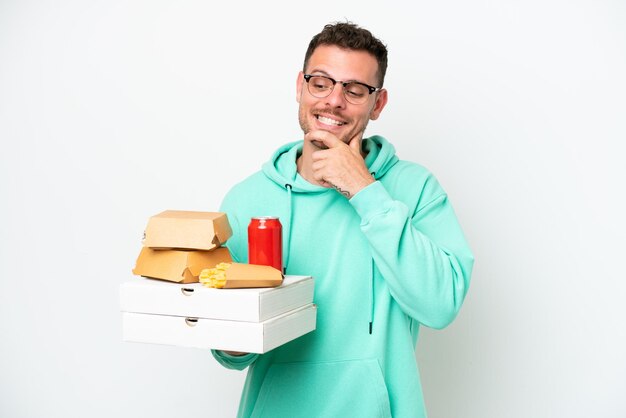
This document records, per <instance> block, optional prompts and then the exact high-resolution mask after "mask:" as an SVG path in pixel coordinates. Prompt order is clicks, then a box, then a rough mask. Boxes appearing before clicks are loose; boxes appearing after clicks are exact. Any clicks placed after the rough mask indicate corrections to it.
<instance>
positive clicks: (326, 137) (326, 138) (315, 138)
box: [304, 130, 343, 148]
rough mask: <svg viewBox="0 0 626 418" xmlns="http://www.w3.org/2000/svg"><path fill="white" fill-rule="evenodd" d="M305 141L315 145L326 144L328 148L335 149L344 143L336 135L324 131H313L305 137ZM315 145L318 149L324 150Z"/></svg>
mask: <svg viewBox="0 0 626 418" xmlns="http://www.w3.org/2000/svg"><path fill="white" fill-rule="evenodd" d="M304 139H305V140H307V141H310V142H313V143H314V144H315V142H318V143H321V144H324V145H325V146H326V147H327V148H335V147H337V146H341V144H343V142H341V140H339V138H337V137H336V136H335V135H334V134H332V133H330V132H328V131H322V130H316V131H311V132H309V133H307V134H306V135H305V136H304ZM315 145H316V146H317V147H318V148H323V147H320V146H319V145H317V144H315Z"/></svg>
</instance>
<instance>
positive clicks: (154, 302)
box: [120, 275, 317, 353]
mask: <svg viewBox="0 0 626 418" xmlns="http://www.w3.org/2000/svg"><path fill="white" fill-rule="evenodd" d="M313 292H314V281H313V278H312V277H310V276H289V275H287V276H285V279H284V280H283V283H282V284H281V285H280V286H277V287H271V288H239V289H214V288H208V287H205V286H203V285H201V284H200V283H192V284H177V283H168V282H164V281H158V280H149V279H135V280H130V281H127V282H125V283H123V284H122V285H121V287H120V310H121V311H122V323H123V339H124V341H129V342H140V343H152V344H167V345H176V346H182V347H196V348H205V349H209V348H213V349H218V350H230V351H245V352H250V353H265V352H267V351H269V350H271V349H273V348H276V347H278V346H280V345H282V344H285V343H287V342H289V341H291V340H293V339H295V338H298V337H300V336H302V335H304V334H306V333H309V332H311V331H314V330H315V327H316V315H317V307H316V305H315V304H314V303H313Z"/></svg>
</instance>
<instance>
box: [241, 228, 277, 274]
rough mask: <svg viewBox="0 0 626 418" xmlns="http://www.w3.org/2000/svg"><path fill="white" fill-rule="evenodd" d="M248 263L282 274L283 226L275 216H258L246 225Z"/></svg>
mask: <svg viewBox="0 0 626 418" xmlns="http://www.w3.org/2000/svg"><path fill="white" fill-rule="evenodd" d="M248 263H250V264H260V265H263V266H272V267H274V268H275V269H277V270H278V271H280V272H281V273H283V226H282V225H281V224H280V221H279V220H278V217H276V216H260V217H254V218H252V219H251V220H250V224H249V225H248Z"/></svg>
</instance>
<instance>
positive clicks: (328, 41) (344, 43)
mask: <svg viewBox="0 0 626 418" xmlns="http://www.w3.org/2000/svg"><path fill="white" fill-rule="evenodd" d="M320 45H335V46H338V47H340V48H344V49H353V50H357V51H365V52H368V53H370V54H372V55H373V56H374V58H376V61H377V62H378V74H377V75H378V83H379V85H378V87H382V86H383V82H384V81H385V73H386V72H387V47H386V46H385V44H383V43H382V42H381V41H380V40H379V39H378V38H376V37H374V35H372V33H371V32H370V31H369V30H367V29H364V28H361V27H359V26H357V25H355V24H354V23H351V22H345V23H344V22H336V23H329V24H327V25H326V26H324V29H323V30H322V31H321V32H320V33H318V34H317V35H315V36H314V37H313V39H311V42H309V48H308V49H307V50H306V55H305V56H304V66H303V71H306V66H307V64H308V63H309V58H311V55H313V52H314V51H315V49H316V48H317V47H318V46H320Z"/></svg>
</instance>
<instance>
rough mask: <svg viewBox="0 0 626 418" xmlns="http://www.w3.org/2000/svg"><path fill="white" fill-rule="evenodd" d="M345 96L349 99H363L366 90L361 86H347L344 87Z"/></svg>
mask: <svg viewBox="0 0 626 418" xmlns="http://www.w3.org/2000/svg"><path fill="white" fill-rule="evenodd" d="M346 94H348V95H350V96H351V97H355V98H358V97H363V96H365V94H366V90H365V88H364V87H363V86H361V85H359V84H356V85H348V86H347V87H346Z"/></svg>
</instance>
